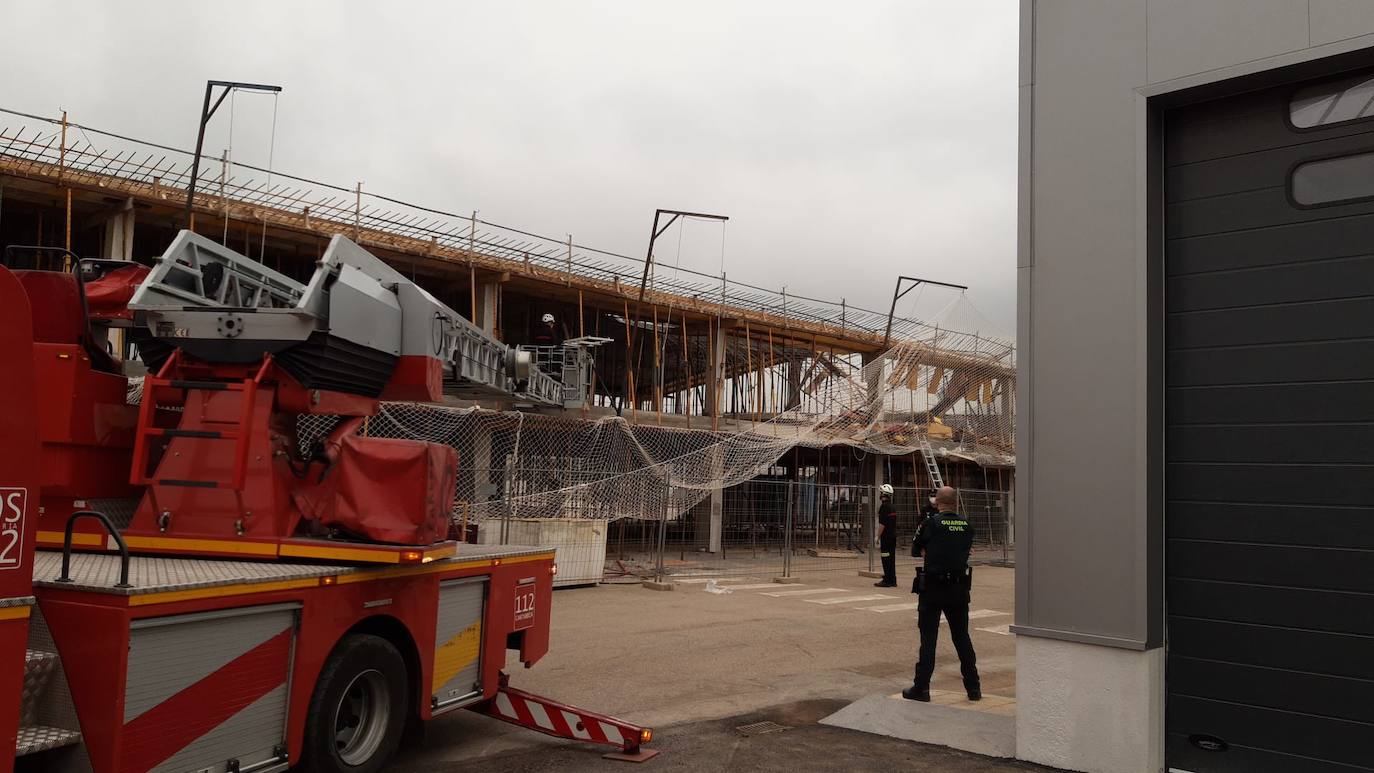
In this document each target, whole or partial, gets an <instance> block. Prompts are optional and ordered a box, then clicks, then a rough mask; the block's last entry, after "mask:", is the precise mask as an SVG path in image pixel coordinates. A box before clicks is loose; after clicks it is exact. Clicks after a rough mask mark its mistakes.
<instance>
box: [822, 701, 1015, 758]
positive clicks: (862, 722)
mask: <svg viewBox="0 0 1374 773" xmlns="http://www.w3.org/2000/svg"><path fill="white" fill-rule="evenodd" d="M952 695H953V698H954V699H957V698H961V697H962V696H959V695H957V694H952ZM932 697H934V695H933V694H932ZM940 697H941V699H946V696H945V695H941V696H940ZM964 702H965V703H967V701H964ZM1008 706H1010V707H1011V710H1012V711H1014V708H1015V705H1014V704H1011V703H1000V704H999V705H997V706H995V707H991V708H993V709H995V710H990V711H975V710H972V709H967V708H960V707H957V706H952V705H944V706H942V705H939V704H938V703H921V702H919V701H909V700H906V699H905V698H903V697H902V696H901V695H900V694H897V695H869V696H867V697H865V698H860V699H859V700H857V701H855V702H853V703H851V704H849V705H848V706H846V707H844V708H842V709H840V710H839V711H837V712H835V713H834V714H831V715H830V716H828V717H826V718H825V719H822V720H821V724H822V725H830V726H832V727H843V728H848V729H850V730H858V731H860V732H864V733H873V734H875V735H884V736H888V737H891V738H901V739H903V740H907V741H918V742H920V743H928V744H935V745H937V746H948V747H950V748H953V749H960V750H962V751H967V752H973V753H974V754H982V755H985V756H988V757H1004V758H1008V757H1013V756H1015V755H1016V720H1015V718H1014V716H1011V715H1010V713H1003V712H1008Z"/></svg>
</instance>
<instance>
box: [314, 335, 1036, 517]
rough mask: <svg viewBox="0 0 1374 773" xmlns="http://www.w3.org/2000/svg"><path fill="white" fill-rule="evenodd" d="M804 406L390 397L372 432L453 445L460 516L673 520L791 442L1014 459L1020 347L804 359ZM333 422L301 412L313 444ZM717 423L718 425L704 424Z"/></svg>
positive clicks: (936, 342)
mask: <svg viewBox="0 0 1374 773" xmlns="http://www.w3.org/2000/svg"><path fill="white" fill-rule="evenodd" d="M803 369H804V371H805V376H806V377H805V379H804V380H802V384H801V391H802V394H801V395H800V396H799V399H798V400H797V401H796V402H797V405H796V406H795V407H794V408H792V409H790V410H787V411H784V412H781V413H778V414H776V415H774V416H771V417H769V418H768V419H767V420H762V421H746V420H736V421H730V422H727V423H722V424H721V425H719V426H718V427H717V429H715V430H712V429H710V428H709V427H708V428H704V429H703V428H692V429H688V428H685V427H682V426H673V425H668V424H662V423H659V422H657V421H656V420H655V417H654V415H653V414H652V413H645V412H642V411H641V412H640V413H639V418H638V421H635V422H632V421H630V420H628V419H626V418H624V417H621V416H607V417H601V418H589V417H583V416H579V415H577V414H553V415H551V414H541V413H531V412H522V411H496V410H489V409H484V408H477V407H469V408H458V407H446V406H439V405H431V404H417V403H386V404H384V405H383V406H382V408H381V410H380V412H379V413H378V415H376V416H374V417H372V418H371V419H370V420H369V421H368V422H367V424H366V425H365V429H364V430H362V431H364V432H366V433H367V434H369V435H372V436H378V437H395V438H410V439H416V440H425V441H431V442H436V443H445V444H447V445H450V446H453V447H454V448H455V449H456V450H457V451H458V453H459V458H460V460H461V461H460V465H459V474H458V490H457V496H456V504H455V509H454V518H455V521H460V522H464V523H478V522H481V521H485V520H488V519H492V518H503V519H582V518H591V519H606V520H618V519H622V518H641V519H643V518H650V519H659V518H665V517H666V518H669V519H673V518H676V517H678V515H680V514H682V513H686V512H687V511H689V510H690V509H691V508H693V507H694V506H695V505H696V504H697V503H699V502H700V501H701V500H703V499H704V498H705V497H707V496H708V495H709V494H710V492H712V491H713V490H717V489H724V488H729V487H731V486H735V485H737V484H740V483H743V482H745V481H748V480H751V479H753V478H756V477H758V476H760V475H764V474H766V473H767V472H768V471H769V470H770V468H772V467H773V466H774V465H775V464H776V463H777V462H778V461H779V459H780V458H781V457H782V456H783V455H784V454H786V453H787V452H788V451H789V450H791V449H792V448H795V447H799V446H800V447H808V448H824V447H830V446H846V447H852V448H855V449H861V450H863V451H865V452H873V453H878V454H888V455H905V454H911V453H921V454H927V455H931V456H932V457H934V458H937V459H940V458H944V459H948V460H955V459H958V460H964V461H968V462H972V463H977V464H980V465H984V466H993V467H1008V466H1012V465H1014V463H1015V462H1014V457H1013V456H1012V454H1013V449H1014V433H1013V424H1014V413H1015V373H1014V372H1015V351H1014V348H1013V346H1012V345H1011V344H1009V343H1007V342H1005V341H997V340H993V339H989V338H986V337H981V336H975V335H970V334H961V333H954V332H950V331H948V330H942V331H940V332H939V334H938V337H936V336H935V335H934V334H932V337H931V338H930V339H928V340H918V339H910V338H908V339H904V340H902V341H900V342H898V343H896V344H895V345H893V346H892V347H891V348H890V349H889V350H888V351H887V352H886V353H885V354H884V355H882V356H880V357H876V358H873V359H871V360H870V361H869V362H868V363H867V364H861V363H850V362H849V361H848V360H847V359H845V358H818V359H816V360H814V361H808V362H807V363H805V364H804V367H803ZM332 424H333V420H332V419H331V418H329V417H318V416H308V417H303V419H302V422H301V427H300V442H301V444H302V447H303V448H307V447H308V446H309V445H310V444H311V443H312V442H314V441H315V440H316V439H318V438H319V437H320V436H321V435H322V434H323V433H325V432H327V431H328V429H329V428H330V427H331V426H332ZM708 424H709V422H708Z"/></svg>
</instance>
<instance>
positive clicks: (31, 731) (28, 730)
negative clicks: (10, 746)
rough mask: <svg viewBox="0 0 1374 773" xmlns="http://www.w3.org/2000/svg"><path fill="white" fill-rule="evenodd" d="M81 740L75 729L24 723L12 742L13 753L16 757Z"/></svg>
mask: <svg viewBox="0 0 1374 773" xmlns="http://www.w3.org/2000/svg"><path fill="white" fill-rule="evenodd" d="M80 741H81V734H80V733H78V732H77V731H75V730H63V729H62V728H60V727H47V726H45V725H24V726H22V727H20V728H19V738H18V740H16V741H15V744H14V753H15V756H17V757H23V756H24V755H26V754H37V753H38V752H45V751H47V750H49V749H56V748H59V747H62V746H71V745H72V744H74V743H78V742H80Z"/></svg>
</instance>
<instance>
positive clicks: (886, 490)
mask: <svg viewBox="0 0 1374 773" xmlns="http://www.w3.org/2000/svg"><path fill="white" fill-rule="evenodd" d="M878 490H879V491H881V492H883V496H888V497H890V496H892V485H891V484H889V483H884V484H883V487H882V488H881V489H878Z"/></svg>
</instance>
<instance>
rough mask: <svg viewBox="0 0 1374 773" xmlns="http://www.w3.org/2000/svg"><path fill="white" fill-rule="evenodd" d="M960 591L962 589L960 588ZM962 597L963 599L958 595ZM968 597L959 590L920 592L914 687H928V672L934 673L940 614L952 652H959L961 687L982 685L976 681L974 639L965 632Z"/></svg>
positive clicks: (966, 627)
mask: <svg viewBox="0 0 1374 773" xmlns="http://www.w3.org/2000/svg"><path fill="white" fill-rule="evenodd" d="M960 591H962V589H960ZM961 597H962V598H961ZM967 599H968V596H967V594H966V593H965V592H959V593H957V594H956V593H952V592H951V593H940V592H934V593H922V594H921V600H920V602H919V603H917V605H916V627H917V628H918V629H920V631H921V654H920V659H919V660H917V661H916V686H917V687H924V688H926V689H929V688H930V675H931V674H933V673H935V644H936V642H937V641H938V640H939V638H940V615H942V614H943V615H944V616H945V622H947V623H949V636H950V638H951V639H953V640H954V651H955V652H958V653H959V670H960V672H961V673H962V674H963V676H964V689H965V690H970V689H973V688H974V687H979V686H981V685H980V683H979V681H978V656H977V655H975V654H974V652H973V640H972V639H970V638H969V635H968V600H967Z"/></svg>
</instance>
